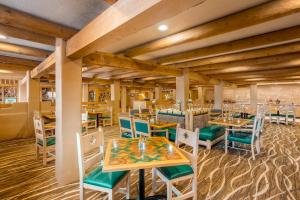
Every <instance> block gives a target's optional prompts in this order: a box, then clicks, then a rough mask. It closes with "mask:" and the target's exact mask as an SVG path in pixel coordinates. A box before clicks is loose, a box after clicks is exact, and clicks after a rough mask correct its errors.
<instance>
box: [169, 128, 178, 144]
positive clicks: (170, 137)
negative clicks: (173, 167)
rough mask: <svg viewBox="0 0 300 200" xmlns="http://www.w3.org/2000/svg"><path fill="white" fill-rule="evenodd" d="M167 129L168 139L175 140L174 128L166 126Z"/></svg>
mask: <svg viewBox="0 0 300 200" xmlns="http://www.w3.org/2000/svg"><path fill="white" fill-rule="evenodd" d="M168 131H169V140H171V141H173V142H174V141H175V140H176V128H172V127H171V128H168Z"/></svg>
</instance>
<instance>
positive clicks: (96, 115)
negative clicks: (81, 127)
mask: <svg viewBox="0 0 300 200" xmlns="http://www.w3.org/2000/svg"><path fill="white" fill-rule="evenodd" d="M96 116H97V128H98V127H99V113H97V114H96Z"/></svg>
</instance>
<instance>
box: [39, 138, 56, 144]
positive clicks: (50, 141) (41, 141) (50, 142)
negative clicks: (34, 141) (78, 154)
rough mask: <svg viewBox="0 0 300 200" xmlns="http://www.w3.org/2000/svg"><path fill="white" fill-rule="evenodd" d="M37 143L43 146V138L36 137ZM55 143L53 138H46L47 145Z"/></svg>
mask: <svg viewBox="0 0 300 200" xmlns="http://www.w3.org/2000/svg"><path fill="white" fill-rule="evenodd" d="M38 144H39V145H42V146H43V140H41V139H38ZM54 144H55V138H54V137H53V138H48V139H47V146H51V145H54Z"/></svg>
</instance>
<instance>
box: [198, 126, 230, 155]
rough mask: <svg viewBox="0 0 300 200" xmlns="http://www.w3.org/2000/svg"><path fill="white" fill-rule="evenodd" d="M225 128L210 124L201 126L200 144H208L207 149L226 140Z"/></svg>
mask: <svg viewBox="0 0 300 200" xmlns="http://www.w3.org/2000/svg"><path fill="white" fill-rule="evenodd" d="M224 134H225V128H224V127H222V126H218V125H209V126H207V127H204V128H201V129H200V132H199V141H198V144H199V145H203V146H206V148H207V149H211V147H212V146H213V145H214V144H216V143H218V142H220V141H222V140H224Z"/></svg>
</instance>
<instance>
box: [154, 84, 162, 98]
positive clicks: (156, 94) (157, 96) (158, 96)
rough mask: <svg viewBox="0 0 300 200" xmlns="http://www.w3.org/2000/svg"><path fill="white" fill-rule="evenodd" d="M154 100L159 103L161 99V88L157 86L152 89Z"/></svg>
mask: <svg viewBox="0 0 300 200" xmlns="http://www.w3.org/2000/svg"><path fill="white" fill-rule="evenodd" d="M154 93H155V100H156V101H159V100H161V99H162V92H161V86H157V87H155V88H154Z"/></svg>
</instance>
